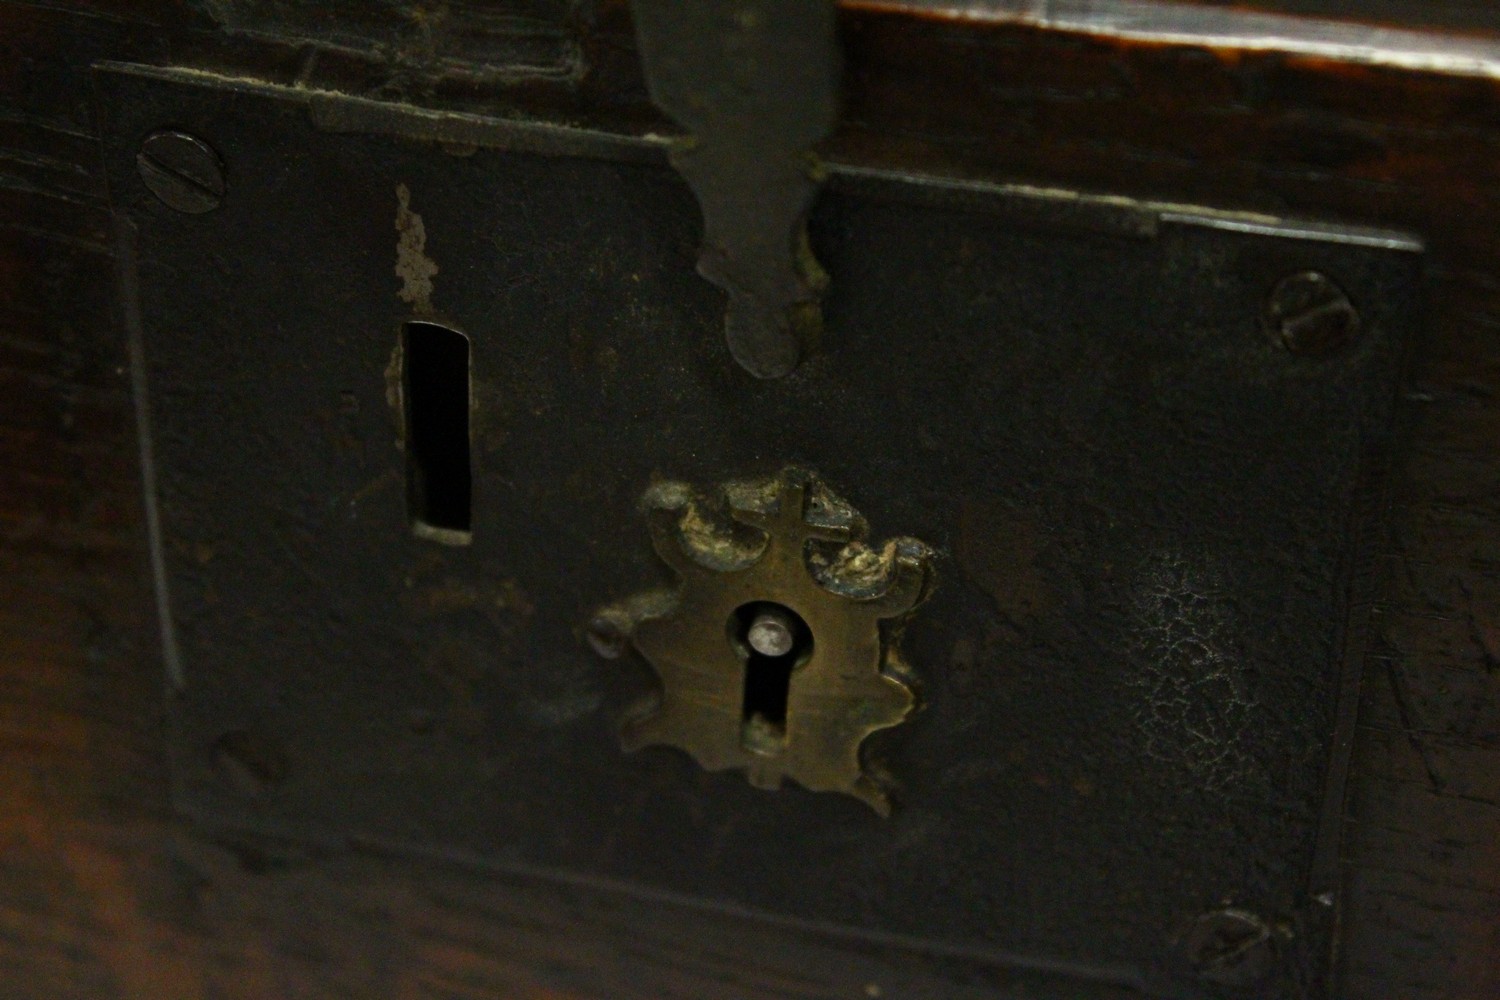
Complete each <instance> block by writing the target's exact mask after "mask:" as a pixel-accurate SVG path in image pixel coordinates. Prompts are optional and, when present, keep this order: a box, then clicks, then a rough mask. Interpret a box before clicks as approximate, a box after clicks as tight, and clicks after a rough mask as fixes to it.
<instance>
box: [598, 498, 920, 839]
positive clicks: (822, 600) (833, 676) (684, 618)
mask: <svg viewBox="0 0 1500 1000" xmlns="http://www.w3.org/2000/svg"><path fill="white" fill-rule="evenodd" d="M646 507H647V512H648V516H649V519H650V526H651V535H652V541H653V543H654V544H655V547H656V551H657V553H658V554H659V555H660V556H661V557H662V559H663V560H664V561H665V562H666V563H667V565H668V566H670V567H671V568H672V569H673V571H674V572H675V573H676V574H677V576H678V578H679V581H680V582H679V585H678V587H677V589H676V590H675V591H657V592H649V593H645V594H640V595H637V596H636V597H634V598H631V599H630V600H627V601H624V602H621V603H619V604H617V605H613V606H611V607H609V608H605V609H603V610H602V611H601V612H600V614H599V616H597V618H596V620H600V619H602V620H607V621H614V622H617V623H618V624H619V625H620V627H621V630H622V632H624V633H625V634H627V635H628V637H629V641H630V643H631V645H633V646H634V648H635V649H636V650H637V651H639V652H640V654H641V655H642V656H643V657H645V659H646V660H647V661H648V662H649V663H650V664H651V666H652V667H653V668H654V669H655V670H656V673H657V675H658V678H659V680H660V691H659V694H658V696H657V697H656V698H655V699H653V700H652V701H651V702H650V703H649V704H645V705H642V706H640V707H638V708H637V709H636V710H635V711H633V712H632V713H630V714H629V715H628V716H627V718H626V719H625V721H624V723H623V725H622V730H621V741H622V744H623V745H624V746H625V748H626V749H627V750H637V749H640V748H643V747H647V746H656V745H662V746H673V747H678V748H679V749H682V750H684V751H686V752H687V753H689V754H690V755H691V756H692V757H693V758H694V759H695V760H696V761H697V762H698V763H699V764H700V765H702V766H703V767H704V768H705V769H706V770H710V771H721V770H730V769H738V770H743V771H744V772H745V774H746V776H747V777H748V779H749V781H750V783H751V784H753V785H755V786H757V787H759V788H765V789H771V790H774V789H777V788H780V787H781V785H782V782H783V781H784V780H786V779H790V780H791V781H793V782H796V783H797V784H799V785H801V786H802V787H804V788H807V789H809V790H812V791H828V792H842V793H845V794H848V795H853V796H855V797H857V798H859V799H861V800H863V801H864V802H866V803H868V804H869V805H870V806H871V808H873V809H875V810H876V811H877V812H879V813H880V814H882V815H888V814H889V812H890V807H891V803H890V796H889V792H888V790H887V789H886V788H884V787H882V785H881V784H880V783H879V782H878V781H877V780H876V779H875V778H873V777H872V776H871V775H870V774H869V773H867V771H866V770H865V768H864V766H863V763H862V761H861V757H860V746H861V744H863V743H864V741H865V739H866V737H868V736H869V735H870V734H871V733H874V732H876V731H878V730H881V729H887V728H890V727H892V726H896V725H899V724H900V723H901V722H902V721H903V720H904V719H905V718H906V717H907V715H909V714H910V712H911V710H912V708H913V707H914V706H915V703H916V698H915V695H914V693H913V689H912V685H911V683H910V679H909V678H910V673H909V671H908V670H907V668H906V666H905V665H904V663H903V662H902V660H901V658H900V655H899V651H898V650H897V648H896V642H895V638H894V637H895V636H897V635H898V634H899V630H898V629H893V628H890V627H889V625H887V626H886V627H885V628H882V623H889V622H891V621H893V620H899V619H901V618H903V617H904V616H906V615H907V614H909V613H910V612H911V611H912V610H913V609H914V608H915V607H916V606H917V605H918V604H919V603H920V602H921V600H922V599H923V597H924V596H925V595H926V593H927V591H928V590H929V589H930V562H931V550H930V549H929V548H928V547H927V546H925V545H923V544H922V543H921V542H918V541H916V540H915V539H911V538H897V539H892V540H890V541H888V542H886V543H885V544H884V545H882V546H881V547H880V548H878V549H876V548H872V547H871V546H869V545H867V544H866V543H865V542H864V541H863V536H864V534H865V527H864V522H863V520H862V519H861V518H860V517H859V515H858V513H857V512H856V511H855V510H854V509H853V508H852V507H850V506H849V505H848V504H847V503H845V502H844V501H843V500H841V499H840V498H839V497H837V496H836V495H835V494H834V493H833V492H832V491H831V490H829V489H828V488H827V487H826V486H825V485H823V484H822V483H821V482H820V481H819V480H818V479H817V478H816V477H815V476H813V475H812V474H810V473H808V472H805V471H802V470H787V471H785V472H783V473H782V474H780V475H779V476H776V477H773V478H771V479H769V480H763V481H757V482H741V483H732V484H729V485H727V486H725V487H723V488H722V489H721V490H720V491H719V494H718V496H717V497H716V498H713V499H709V498H705V497H703V496H701V495H699V494H698V493H697V492H695V491H694V490H693V489H692V488H690V487H688V486H686V485H684V484H681V483H665V484H661V485H659V486H657V487H656V488H654V489H653V490H652V491H651V492H650V493H649V494H648V495H647V498H646ZM888 637H889V638H888Z"/></svg>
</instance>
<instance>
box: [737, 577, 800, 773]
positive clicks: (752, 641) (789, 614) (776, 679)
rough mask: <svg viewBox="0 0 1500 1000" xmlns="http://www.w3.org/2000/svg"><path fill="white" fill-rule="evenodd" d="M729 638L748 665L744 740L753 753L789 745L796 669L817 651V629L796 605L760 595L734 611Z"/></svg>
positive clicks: (766, 751)
mask: <svg viewBox="0 0 1500 1000" xmlns="http://www.w3.org/2000/svg"><path fill="white" fill-rule="evenodd" d="M729 639H730V644H731V646H733V647H734V650H735V652H736V653H737V654H738V655H739V657H740V661H741V662H742V663H743V664H744V669H745V684H744V696H743V700H742V702H741V708H740V717H741V728H740V741H741V743H742V744H743V746H744V747H745V749H747V750H750V751H752V752H754V753H760V754H774V753H777V752H778V751H780V750H781V749H782V748H783V747H784V746H785V745H786V717H787V702H788V699H789V697H790V695H791V687H792V674H793V672H794V671H796V669H797V668H798V667H800V666H802V664H804V663H806V662H807V660H808V658H809V657H810V656H812V650H813V636H812V630H811V629H810V628H808V626H807V622H806V621H804V620H803V618H802V616H801V615H799V614H797V612H795V611H793V610H792V609H791V608H788V607H786V606H785V605H783V604H776V603H774V602H770V601H756V602H753V603H751V604H746V605H743V606H742V607H740V608H738V609H737V610H736V611H735V613H734V616H733V617H732V618H731V619H730V621H729Z"/></svg>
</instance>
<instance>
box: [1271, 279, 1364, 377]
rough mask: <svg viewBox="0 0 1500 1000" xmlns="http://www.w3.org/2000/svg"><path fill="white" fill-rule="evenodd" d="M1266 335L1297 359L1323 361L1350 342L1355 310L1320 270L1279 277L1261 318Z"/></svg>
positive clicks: (1355, 331)
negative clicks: (1318, 359)
mask: <svg viewBox="0 0 1500 1000" xmlns="http://www.w3.org/2000/svg"><path fill="white" fill-rule="evenodd" d="M1261 319H1262V321H1263V322H1264V324H1265V327H1266V332H1267V333H1269V334H1270V335H1271V337H1272V338H1273V339H1275V340H1276V342H1277V343H1279V344H1281V345H1282V346H1283V347H1285V348H1286V349H1287V350H1288V351H1289V352H1291V353H1292V354H1294V355H1296V356H1297V357H1299V358H1326V357H1328V356H1329V355H1331V354H1334V353H1335V352H1337V351H1339V350H1342V349H1343V348H1345V347H1347V346H1348V345H1349V344H1351V343H1353V341H1354V338H1355V336H1356V335H1357V334H1358V333H1359V311H1358V310H1356V309H1355V308H1354V303H1352V302H1350V301H1349V296H1347V295H1345V294H1344V290H1343V289H1342V288H1340V287H1339V286H1338V285H1337V284H1335V283H1334V281H1333V279H1332V278H1330V277H1328V275H1326V274H1323V273H1322V272H1320V271H1303V272H1301V273H1299V274H1293V275H1290V276H1289V277H1286V278H1283V279H1282V280H1281V281H1280V282H1278V283H1277V285H1276V287H1275V288H1274V289H1272V290H1271V294H1270V296H1269V297H1267V299H1266V304H1265V308H1264V310H1263V312H1262V316H1261Z"/></svg>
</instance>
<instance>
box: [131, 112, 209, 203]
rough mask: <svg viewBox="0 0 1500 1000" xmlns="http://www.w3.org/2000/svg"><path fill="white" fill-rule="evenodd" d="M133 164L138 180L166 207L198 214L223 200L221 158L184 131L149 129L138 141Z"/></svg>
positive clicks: (202, 142)
mask: <svg viewBox="0 0 1500 1000" xmlns="http://www.w3.org/2000/svg"><path fill="white" fill-rule="evenodd" d="M135 166H136V170H137V172H139V174H140V176H141V181H142V182H143V183H144V184H145V185H146V187H147V188H148V189H149V190H150V191H151V193H152V194H154V195H156V197H157V198H159V199H161V202H162V204H164V205H166V206H167V207H168V208H172V209H175V210H177V211H179V212H185V213H187V214H188V215H202V214H203V213H204V212H212V211H213V210H214V209H216V208H218V207H219V204H220V202H222V201H223V200H224V192H225V190H226V187H225V183H224V162H223V161H222V160H221V159H219V154H218V153H216V152H214V149H213V147H212V146H210V145H209V144H208V143H206V142H204V141H203V140H202V139H199V138H197V137H196V136H192V135H188V134H187V133H186V132H177V131H173V130H170V129H167V130H163V131H160V132H153V133H152V134H151V135H149V136H147V137H146V141H145V142H143V143H142V144H141V150H140V152H139V153H137V154H136V157H135Z"/></svg>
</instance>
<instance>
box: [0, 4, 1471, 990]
mask: <svg viewBox="0 0 1500 1000" xmlns="http://www.w3.org/2000/svg"><path fill="white" fill-rule="evenodd" d="M499 2H500V0H496V3H497V4H498V3H499ZM1247 6H1250V5H1247ZM1254 6H1270V7H1276V8H1282V9H1299V8H1300V9H1306V10H1312V11H1315V12H1317V13H1325V12H1328V11H1332V12H1334V13H1345V14H1347V13H1349V11H1350V10H1352V9H1354V8H1356V7H1358V8H1359V9H1360V12H1361V13H1363V14H1365V15H1369V14H1370V13H1371V12H1375V13H1376V14H1378V16H1379V17H1382V18H1389V19H1399V18H1406V19H1408V20H1414V21H1416V22H1419V23H1443V24H1448V25H1450V26H1452V25H1470V26H1478V27H1500V24H1492V23H1491V22H1492V21H1495V20H1496V17H1495V15H1494V14H1493V13H1492V12H1491V8H1490V5H1488V4H1481V3H1478V2H1469V3H1465V2H1462V0H1450V2H1445V3H1435V2H1429V3H1426V4H1415V3H1404V2H1403V3H1398V2H1397V0H1383V2H1380V3H1375V4H1365V5H1357V4H1355V3H1354V2H1353V0H1283V2H1277V3H1269V2H1268V3H1266V4H1259V5H1254ZM346 7H347V8H348V9H347V10H346V9H345V8H346ZM356 8H357V10H356ZM392 9H393V8H389V7H379V8H377V7H376V6H375V5H358V4H353V3H349V4H347V5H345V4H326V5H322V6H321V7H319V6H316V5H311V4H308V3H290V2H288V3H262V4H250V3H238V2H229V0H220V2H213V3H209V2H204V3H201V4H169V3H155V4H148V3H144V2H126V0H79V2H76V3H71V4H65V3H61V2H43V3H18V2H14V0H0V998H4V1000H10V998H17V1000H20V998H28V1000H29V998H73V997H77V998H90V1000H98V998H114V997H131V998H135V997H139V998H150V1000H166V998H174V997H194V998H196V997H204V998H208V997H214V998H219V997H224V998H231V997H232V998H246V1000H250V998H265V997H345V996H347V997H402V998H409V997H410V998H415V997H465V998H469V997H473V998H478V997H523V998H538V1000H539V998H544V997H545V998H553V1000H558V998H575V997H576V998H584V997H600V998H605V997H607V998H612V1000H620V998H631V997H640V998H643V1000H644V998H663V997H807V998H812V997H818V998H822V997H828V998H833V997H853V998H858V997H866V996H868V997H874V996H877V995H878V996H886V997H940V996H954V997H967V996H974V997H979V996H1006V995H1020V994H1019V992H1018V991H1021V990H1023V989H1024V990H1030V991H1031V992H1032V993H1037V992H1041V991H1042V990H1044V989H1045V987H1046V986H1047V985H1048V984H1047V983H1046V982H1045V981H1043V980H1035V979H1027V978H1026V977H1019V978H1018V977H1017V974H1011V973H1007V972H1005V971H1004V970H995V969H982V968H975V967H973V966H970V965H967V964H965V963H963V962H960V961H957V960H943V959H938V958H934V957H931V956H923V955H919V954H915V953H908V952H903V951H901V950H898V949H890V948H877V947H874V946H871V945H863V944H859V943H856V942H854V941H851V940H847V939H844V938H841V937H840V936H839V935H837V934H836V933H834V932H826V933H824V932H818V933H810V932H809V933H792V932H790V931H787V930H785V929H777V928H775V927H770V926H757V925H753V924H750V923H748V922H746V921H743V920H741V919H738V918H736V917H734V916H732V915H703V914H699V913H693V912H689V911H686V910H683V909H680V908H677V907H673V906H668V905H665V904H660V903H656V904H648V903H641V902H639V901H632V900H629V899H627V898H624V897H620V896H617V895H614V894H611V893H608V892H604V891H600V890H593V889H585V888H582V887H577V886H567V885H560V884H556V883H548V882H541V881H528V880H524V879H516V878H511V879H506V878H497V877H482V878H481V877H476V876H475V875H474V874H473V873H471V872H468V871H464V870H460V869H455V868H448V867H445V866H443V865H439V864H433V863H417V862H412V861H409V860H403V859H399V858H388V857H380V856H374V855H368V854H359V853H350V854H344V855H340V856H337V857H330V858H313V857H296V856H287V855H286V854H285V853H284V852H279V853H278V852H272V851H270V850H256V849H253V848H249V847H246V846H244V845H237V846H227V845H220V844H214V843H212V842H208V841H206V840H205V839H204V838H203V837H202V836H200V835H197V834H195V833H194V832H193V831H191V830H189V829H187V828H186V827H184V826H182V825H180V824H178V823H177V822H175V821H174V820H173V819H172V818H171V817H170V814H169V811H168V809H167V806H166V802H165V795H164V782H163V773H162V765H161V762H160V756H159V753H158V750H159V743H160V725H161V706H160V692H161V680H160V669H159V665H158V662H157V657H156V652H155V649H154V648H153V641H154V640H153V638H152V632H151V612H150V608H149V595H148V591H147V586H146V584H145V566H144V545H143V540H144V536H143V530H142V528H141V524H140V512H139V502H138V499H137V493H138V486H137V480H136V472H135V462H136V456H135V445H134V437H133V431H132V427H131V416H130V411H129V394H128V382H127V378H126V375H125V373H124V370H123V366H124V364H125V356H124V349H123V341H122V338H121V335H120V333H119V322H118V315H117V304H116V301H115V290H114V273H113V268H114V262H113V260H112V257H111V251H110V246H111V243H110V240H111V237H110V220H109V213H108V208H107V192H106V191H105V190H104V187H103V182H102V172H101V167H100V163H99V156H98V148H97V144H96V141H95V140H94V138H93V133H92V122H91V114H90V83H89V79H88V74H87V72H86V68H87V66H88V65H89V64H90V63H91V62H93V61H96V60H99V59H106V58H107V59H127V60H138V61H145V62H152V63H158V64H175V65H191V66H199V67H204V68H216V69H227V70H231V71H234V72H240V73H245V74H248V75H255V76H259V77H262V78H266V79H272V80H278V81H281V82H293V81H297V80H301V81H304V82H307V83H310V84H311V85H317V86H329V87H337V88H340V89H346V90H350V91H353V92H358V93H366V94H373V95H380V96H387V97H404V98H406V99H409V100H414V101H418V102H421V103H426V104H431V105H434V106H453V107H463V108H470V109H478V110H488V111H496V112H500V113H505V112H509V111H514V110H527V111H530V112H533V113H538V114H544V115H548V116H554V117H560V118H564V119H568V120H579V121H591V122H595V123H605V124H608V125H610V126H611V127H618V128H626V129H632V128H648V127H661V126H660V121H659V119H658V118H657V117H656V116H655V113H654V112H653V111H652V110H651V109H650V108H649V107H648V106H647V105H646V104H645V101H644V94H643V92H642V89H641V86H640V80H639V74H638V71H637V69H636V68H635V61H634V53H633V51H632V49H631V44H630V34H629V26H628V23H627V22H626V21H625V20H624V18H623V16H622V15H621V13H620V11H619V10H618V9H617V8H616V7H614V6H612V5H610V6H606V7H605V8H603V10H602V11H601V12H600V14H599V16H598V18H597V22H596V23H595V24H594V26H593V27H592V28H591V29H590V31H589V33H588V35H587V37H585V38H584V39H583V40H582V41H581V42H576V43H575V42H574V41H573V37H572V35H571V34H569V33H559V31H558V30H557V25H556V24H554V23H552V22H550V21H549V20H548V18H547V17H546V16H545V15H546V12H547V8H546V5H545V4H535V5H533V7H532V8H530V9H532V10H534V11H540V12H541V15H540V16H538V17H537V18H534V19H533V20H532V21H529V22H528V21H522V22H515V21H507V20H504V19H501V18H498V17H496V16H495V13H494V11H493V10H492V9H491V7H490V5H486V4H481V3H467V4H457V3H455V4H442V5H437V6H436V7H433V8H431V9H430V10H429V15H431V16H428V17H427V18H426V21H425V24H424V23H420V22H421V21H422V19H420V18H410V17H405V16H402V15H400V14H399V10H400V9H399V8H396V9H397V13H396V14H392V13H391V11H392ZM434 12H435V13H434ZM341 14H346V15H347V20H340V15H341ZM845 22H846V24H845V27H846V38H847V41H848V45H849V57H850V66H851V74H850V78H849V88H850V93H849V100H848V108H847V113H846V122H845V125H844V126H843V127H842V128H841V129H840V131H839V133H838V134H837V135H836V136H835V138H834V139H833V140H832V141H831V142H830V144H829V153H830V155H833V156H836V157H839V158H844V159H857V160H862V161H866V162H883V163H889V164H894V165H902V166H906V167H910V168H914V169H932V170H937V171H942V172H948V173H957V174H963V175H972V176H982V177H998V178H1004V179H1020V180H1029V181H1036V182H1042V183H1048V184H1064V185H1066V184H1074V185H1079V186H1083V187H1088V188H1091V189H1096V190H1102V191H1108V192H1116V193H1136V194H1142V195H1149V196H1152V197H1158V198H1179V199H1184V200H1191V201H1197V202H1200V203H1205V204H1209V205H1215V206H1221V207H1244V208H1255V209H1265V210H1271V211H1277V212H1292V213H1300V214H1306V215H1310V216H1313V217H1318V218H1334V219H1343V220H1347V221H1350V222H1361V223H1370V224H1378V225H1386V226H1390V225H1396V226H1405V227H1409V228H1410V229H1412V230H1413V231H1414V232H1416V233H1418V234H1420V235H1421V236H1422V237H1423V238H1424V239H1426V240H1427V241H1428V243H1429V246H1430V248H1431V252H1430V257H1431V261H1432V276H1433V294H1432V325H1431V328H1430V329H1429V330H1428V331H1426V333H1425V335H1424V337H1423V339H1422V341H1421V343H1420V344H1419V345H1418V349H1417V356H1416V358H1415V359H1414V368H1415V376H1414V380H1413V384H1412V388H1411V390H1410V393H1409V395H1410V399H1409V404H1410V405H1409V406H1408V412H1409V413H1410V419H1409V421H1408V426H1407V427H1406V429H1405V441H1404V444H1403V448H1402V454H1403V458H1402V461H1401V462H1400V463H1399V466H1398V468H1397V470H1396V471H1395V474H1394V475H1393V478H1392V484H1391V488H1392V499H1393V502H1394V513H1393V529H1392V537H1391V538H1390V539H1388V540H1375V543H1374V544H1375V546H1376V548H1377V550H1378V555H1379V558H1378V559H1377V561H1376V569H1377V571H1378V573H1379V577H1378V579H1380V580H1381V581H1382V587H1383V589H1382V597H1381V599H1380V600H1379V601H1378V602H1377V605H1376V607H1375V609H1374V611H1375V620H1376V626H1377V629H1376V635H1377V641H1376V655H1374V656H1372V657H1371V658H1370V661H1369V663H1368V665H1367V670H1366V674H1365V687H1364V692H1365V696H1364V704H1363V708H1362V715H1361V726H1360V731H1359V741H1358V746H1357V748H1356V755H1355V761H1354V775H1353V785H1352V794H1351V802H1350V821H1349V834H1348V837H1347V842H1346V845H1345V866H1346V870H1347V884H1346V887H1345V892H1344V897H1345V898H1344V899H1343V900H1342V903H1341V913H1342V919H1343V923H1344V929H1345V946H1344V949H1343V951H1342V953H1341V956H1340V960H1339V967H1340V969H1341V971H1342V974H1343V986H1344V995H1346V996H1348V997H1351V998H1369V1000H1388V998H1403V1000H1407V998H1409V1000H1438V998H1445V1000H1487V998H1494V997H1500V399H1497V392H1500V236H1497V234H1500V84H1497V82H1496V81H1495V80H1493V79H1486V78H1481V77H1472V76H1471V77H1462V78H1449V77H1441V76H1436V75H1423V74H1417V73H1410V72H1403V71H1398V70H1394V69H1381V68H1374V67H1350V66H1344V65H1337V64H1331V63H1327V62H1323V61H1319V60H1316V59H1312V58H1305V57H1304V58H1284V57H1281V56H1278V55H1276V54H1274V53H1260V54H1236V53H1226V52H1219V53H1217V54H1215V53H1211V52H1209V51H1206V50H1203V49H1196V48H1191V47H1178V46H1171V45H1155V44H1147V43H1141V42H1132V43H1127V42H1122V41H1110V40H1107V39H1097V38H1090V37H1088V36H1086V35H1084V34H1045V33H1040V32H1037V31H1034V30H1030V29H1027V28H1024V27H1017V26H1009V27H1006V26H998V27H983V26H973V25H967V26H955V25H949V24H944V23H942V22H941V21H934V20H931V19H925V20H923V21H921V22H920V23H919V22H915V21H911V20H908V19H906V18H904V17H903V16H902V15H900V14H899V13H886V14H880V13H872V12H864V13H860V12H856V11H851V12H850V13H849V14H848V15H847V16H846V18H845ZM559 23H560V22H559ZM495 46H498V47H501V48H504V49H505V51H510V52H513V53H520V55H517V56H516V58H525V59H530V60H532V61H533V62H534V63H535V65H536V67H537V69H536V71H535V72H534V73H533V74H531V75H530V76H529V77H527V78H526V79H523V80H521V81H518V82H517V81H512V82H506V81H503V80H501V79H499V78H498V77H496V75H495V74H493V73H491V72H488V71H487V70H486V68H485V62H484V53H485V52H486V51H488V50H489V49H490V48H491V47H495ZM558 66H570V67H574V68H576V67H578V66H585V67H587V71H586V72H584V73H583V74H582V76H581V77H580V78H578V79H576V80H575V79H574V78H573V77H571V76H569V75H568V73H569V72H571V70H569V71H568V72H562V73H559V72H558V71H557V67H558Z"/></svg>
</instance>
